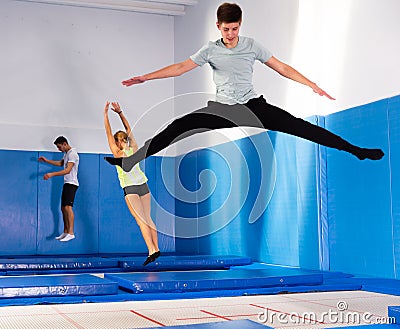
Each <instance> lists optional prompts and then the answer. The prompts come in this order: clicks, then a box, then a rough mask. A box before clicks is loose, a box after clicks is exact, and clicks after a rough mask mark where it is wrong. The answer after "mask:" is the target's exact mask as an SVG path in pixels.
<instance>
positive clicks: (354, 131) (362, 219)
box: [325, 99, 398, 277]
mask: <svg viewBox="0 0 400 329" xmlns="http://www.w3.org/2000/svg"><path fill="white" fill-rule="evenodd" d="M387 109H388V99H384V100H380V101H377V102H373V103H370V104H366V105H362V106H358V107H355V108H352V109H348V110H346V111H341V112H337V113H334V114H331V115H328V116H327V117H326V118H325V126H326V128H327V129H328V130H330V131H332V132H333V133H335V134H338V135H340V136H341V137H343V138H344V139H346V140H348V141H349V142H351V143H353V144H355V145H358V146H361V147H370V148H381V149H382V150H383V151H384V152H385V157H384V158H382V159H381V160H379V161H371V160H364V161H360V160H359V159H357V158H356V157H355V156H353V155H351V154H349V153H346V152H342V151H338V150H335V149H332V148H327V149H326V152H327V173H326V177H327V185H326V186H327V197H328V200H327V208H326V209H325V212H326V214H327V216H328V217H329V226H328V227H327V229H328V235H329V236H328V238H329V261H330V269H331V270H333V271H344V272H350V273H354V274H356V275H368V276H374V277H394V268H395V264H394V257H393V256H394V246H396V241H393V238H394V237H395V236H396V228H395V227H396V225H395V224H394V222H393V218H392V214H393V212H392V209H391V204H392V202H391V200H395V199H393V196H392V186H396V185H397V183H396V181H392V182H393V183H391V180H392V179H391V170H392V168H394V166H393V165H391V162H390V161H391V153H392V151H391V149H392V148H393V146H392V147H389V141H390V138H391V137H390V136H389V134H388V126H389V122H388V110H387ZM396 111H397V112H398V109H396ZM394 149H398V145H397V146H396V147H395V148H394ZM394 202H396V201H394Z"/></svg>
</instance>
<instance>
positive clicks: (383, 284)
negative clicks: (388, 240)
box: [326, 277, 400, 329]
mask: <svg viewBox="0 0 400 329" xmlns="http://www.w3.org/2000/svg"><path fill="white" fill-rule="evenodd" d="M326 282H327V283H330V284H335V283H340V284H346V283H353V284H359V285H360V286H361V288H360V290H364V291H370V292H377V293H381V294H388V295H395V296H400V280H396V279H379V278H359V277H352V278H341V279H338V278H331V279H327V280H326ZM399 329H400V328H399Z"/></svg>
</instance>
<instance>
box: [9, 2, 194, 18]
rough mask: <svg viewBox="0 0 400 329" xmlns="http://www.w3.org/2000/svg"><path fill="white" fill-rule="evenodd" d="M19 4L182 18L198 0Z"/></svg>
mask: <svg viewBox="0 0 400 329" xmlns="http://www.w3.org/2000/svg"><path fill="white" fill-rule="evenodd" d="M14 1H19V2H33V3H46V4H52V5H64V6H77V7H89V8H101V9H112V10H122V11H133V12H141V13H150V14H159V15H169V16H182V15H184V14H185V7H186V6H193V5H196V4H197V2H198V1H197V0H14Z"/></svg>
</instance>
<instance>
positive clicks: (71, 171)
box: [38, 136, 79, 242]
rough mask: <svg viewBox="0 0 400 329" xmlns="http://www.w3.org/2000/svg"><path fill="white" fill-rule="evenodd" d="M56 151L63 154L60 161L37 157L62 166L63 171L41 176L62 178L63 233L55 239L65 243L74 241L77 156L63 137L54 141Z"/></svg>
mask: <svg viewBox="0 0 400 329" xmlns="http://www.w3.org/2000/svg"><path fill="white" fill-rule="evenodd" d="M54 144H55V145H56V147H57V149H58V150H59V151H60V152H63V153H64V156H63V158H62V159H61V160H48V159H46V158H45V157H44V156H41V157H39V159H38V160H39V161H42V162H46V163H49V164H51V165H53V166H60V167H61V166H64V169H63V170H60V171H54V172H49V173H47V174H45V175H44V176H43V179H44V180H48V179H50V178H52V177H54V176H64V185H63V189H62V194H61V212H62V215H63V222H64V231H63V233H62V234H61V235H60V236H58V237H56V239H57V240H59V241H62V242H67V241H70V240H72V239H75V234H74V212H73V210H72V207H73V205H74V200H75V194H76V191H77V189H78V186H79V182H78V166H79V155H78V153H77V152H76V149H74V148H72V147H71V146H70V145H69V144H68V141H67V139H66V138H65V137H64V136H59V137H57V139H56V140H55V141H54Z"/></svg>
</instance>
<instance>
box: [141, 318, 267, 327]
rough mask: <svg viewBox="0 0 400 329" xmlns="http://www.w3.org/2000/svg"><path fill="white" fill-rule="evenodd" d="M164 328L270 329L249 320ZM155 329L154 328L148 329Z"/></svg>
mask: <svg viewBox="0 0 400 329" xmlns="http://www.w3.org/2000/svg"><path fill="white" fill-rule="evenodd" d="M157 328H160V327H157ZM164 328H167V329H168V328H170V329H262V328H263V329H265V328H270V329H272V327H267V326H264V325H262V324H261V323H257V322H254V321H250V320H235V321H225V322H211V323H200V324H190V325H185V326H172V327H170V326H168V327H164ZM149 329H156V327H153V328H149Z"/></svg>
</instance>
